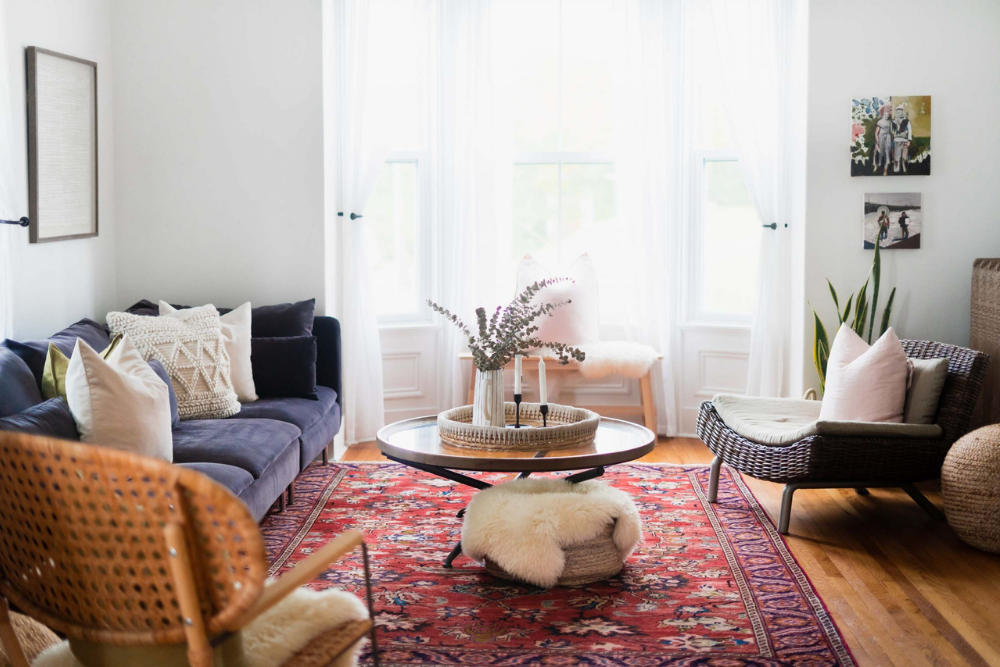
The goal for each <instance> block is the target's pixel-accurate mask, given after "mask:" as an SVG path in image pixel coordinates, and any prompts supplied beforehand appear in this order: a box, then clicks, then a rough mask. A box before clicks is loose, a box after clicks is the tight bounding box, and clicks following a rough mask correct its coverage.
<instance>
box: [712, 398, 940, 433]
mask: <svg viewBox="0 0 1000 667" xmlns="http://www.w3.org/2000/svg"><path fill="white" fill-rule="evenodd" d="M712 405H713V406H714V407H715V411H716V412H718V413H719V417H720V418H721V419H722V421H724V422H725V423H726V426H728V427H729V428H731V429H732V430H733V431H735V432H736V433H738V434H739V435H741V436H743V437H744V438H746V439H747V440H750V441H753V442H756V443H758V444H761V445H778V446H785V445H791V444H794V443H796V442H798V441H799V440H802V439H803V438H808V437H809V436H813V435H825V436H840V437H864V438H927V439H935V438H939V437H941V434H942V430H941V427H940V426H938V425H937V424H901V423H898V422H861V421H839V420H820V418H819V413H820V409H821V408H822V406H823V403H822V402H821V401H804V400H799V399H795V398H762V397H759V396H739V395H736V394H717V395H716V396H715V397H714V398H713V399H712Z"/></svg>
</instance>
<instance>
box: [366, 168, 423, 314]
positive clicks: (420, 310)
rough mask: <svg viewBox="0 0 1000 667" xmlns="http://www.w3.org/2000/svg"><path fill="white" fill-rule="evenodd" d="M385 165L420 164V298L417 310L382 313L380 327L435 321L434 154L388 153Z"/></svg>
mask: <svg viewBox="0 0 1000 667" xmlns="http://www.w3.org/2000/svg"><path fill="white" fill-rule="evenodd" d="M383 164H414V165H416V167H417V207H416V208H417V214H416V220H415V221H414V224H415V229H414V238H415V239H416V245H415V247H414V252H415V253H416V266H417V272H418V274H419V275H418V276H417V283H418V289H417V293H418V294H419V295H420V296H419V298H418V300H417V304H416V306H417V308H416V310H415V311H411V312H408V313H380V314H379V315H378V322H379V325H380V326H383V327H385V326H405V325H411V324H423V323H427V322H430V321H431V310H430V307H429V306H428V305H427V302H426V300H425V299H426V297H427V295H429V294H430V293H431V281H432V280H433V257H432V253H433V245H432V235H433V225H432V222H431V221H432V220H433V217H432V216H433V202H434V197H433V190H432V188H433V179H432V171H433V170H432V168H431V160H430V153H429V152H427V151H392V152H389V153H387V154H386V156H385V162H384V163H383Z"/></svg>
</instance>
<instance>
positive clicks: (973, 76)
mask: <svg viewBox="0 0 1000 667" xmlns="http://www.w3.org/2000/svg"><path fill="white" fill-rule="evenodd" d="M809 33H810V34H809V40H810V41H809V51H810V60H809V102H808V104H809V113H808V137H809V142H808V157H807V163H808V164H807V169H808V172H807V192H806V197H807V203H806V207H807V209H806V216H807V228H806V244H807V245H806V297H807V298H808V299H810V300H811V301H812V303H813V305H817V306H819V308H818V310H820V313H821V315H822V316H823V318H824V322H825V323H826V324H827V326H828V327H832V328H835V325H836V318H835V315H834V313H833V307H832V305H830V303H831V302H830V297H829V293H828V291H827V287H826V282H825V277H829V278H830V280H831V281H833V284H834V286H835V287H836V288H837V290H838V293H842V294H843V296H844V297H846V296H847V295H848V294H849V293H850V292H851V291H853V290H857V289H858V288H859V287H860V285H861V283H862V282H863V281H864V277H865V274H866V272H867V271H868V268H869V266H870V264H871V260H872V251H864V250H862V247H861V229H860V227H861V221H860V217H861V210H862V197H863V195H864V193H865V192H920V193H922V194H923V213H924V227H923V229H922V231H921V248H920V249H919V250H894V251H886V252H883V253H882V257H883V260H882V262H883V264H882V281H883V282H882V284H883V288H882V289H883V290H884V291H883V292H882V294H883V295H885V296H887V295H888V292H889V290H888V289H887V288H886V286H889V288H891V286H893V285H895V286H896V287H897V288H898V289H897V294H896V305H895V307H894V308H893V324H894V326H895V327H896V330H897V331H898V332H899V334H900V336H901V337H909V338H926V339H933V340H938V341H943V342H947V343H956V344H959V345H967V344H968V342H969V298H970V296H969V295H970V281H971V277H972V261H973V259H975V258H976V257H997V256H1000V187H998V184H997V181H996V174H997V168H996V164H997V159H998V156H1000V125H998V124H997V122H996V119H997V118H1000V47H998V35H1000V2H995V0H951V1H949V2H941V1H940V0H878V1H872V0H812V4H811V9H810V31H809ZM870 95H931V97H932V117H931V125H932V129H931V150H932V156H933V157H932V160H933V162H932V167H931V175H930V176H908V177H906V176H890V177H884V178H883V177H877V178H871V177H869V178H862V177H858V178H851V176H850V164H849V157H848V148H847V147H848V143H849V137H848V134H849V127H850V105H851V99H852V98H854V97H857V96H870ZM884 298H885V297H884V296H883V297H882V301H883V303H884ZM809 317H811V316H809ZM809 317H807V318H806V322H805V323H804V327H805V330H806V343H807V344H806V346H805V350H804V356H805V357H807V358H809V356H810V355H811V343H812V335H813V334H812V322H811V321H810V319H809ZM879 317H881V308H880V309H879ZM804 375H805V384H806V386H817V380H816V377H815V374H814V372H813V371H812V361H811V358H809V359H808V361H807V362H806V367H805V373H804Z"/></svg>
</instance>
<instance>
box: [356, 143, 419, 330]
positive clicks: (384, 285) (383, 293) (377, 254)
mask: <svg viewBox="0 0 1000 667" xmlns="http://www.w3.org/2000/svg"><path fill="white" fill-rule="evenodd" d="M419 210H420V209H419V202H418V197H417V164H416V163H415V162H387V163H386V164H385V165H383V166H382V170H381V171H380V172H379V176H378V180H377V181H376V183H375V189H374V190H372V194H371V198H370V199H369V200H368V205H367V207H366V210H365V228H366V229H367V230H368V231H369V233H370V234H371V238H370V241H371V243H370V244H369V250H370V252H371V256H370V257H369V266H370V267H371V277H372V291H371V293H372V294H373V295H374V299H375V312H376V313H377V314H379V315H382V316H386V315H396V316H398V315H413V314H416V313H418V312H419V311H420V285H421V280H420V270H419V267H418V263H417V244H416V239H417V224H418V219H419V218H418V215H419V213H418V211H419Z"/></svg>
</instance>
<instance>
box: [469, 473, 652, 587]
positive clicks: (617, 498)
mask: <svg viewBox="0 0 1000 667" xmlns="http://www.w3.org/2000/svg"><path fill="white" fill-rule="evenodd" d="M612 521H614V522H615V529H614V535H613V537H614V541H615V546H617V547H618V550H619V551H620V552H621V555H622V560H624V559H625V558H628V556H629V554H631V553H632V550H633V549H635V547H636V545H637V544H639V540H640V539H642V521H641V520H640V519H639V512H638V510H637V509H636V507H635V503H633V502H632V499H631V498H630V497H629V496H628V494H626V493H625V492H624V491H619V490H618V489H615V488H612V487H610V486H608V485H607V484H604V483H602V482H598V481H595V480H590V481H586V482H581V483H579V484H573V483H571V482H567V481H564V480H561V479H544V478H538V479H532V478H528V479H518V480H515V481H513V482H507V483H505V484H498V485H497V486H494V487H491V488H489V489H486V490H484V491H480V492H479V493H477V494H476V495H475V496H474V497H473V499H472V502H471V503H469V507H468V509H466V511H465V523H464V524H463V525H462V550H463V551H464V552H465V553H466V555H468V556H469V557H471V558H473V559H475V560H479V561H481V560H483V559H485V558H486V556H489V557H490V559H491V560H492V561H493V562H495V563H496V564H497V565H499V566H500V567H502V568H503V569H504V570H506V571H507V572H510V573H511V574H513V575H514V576H516V577H518V578H519V579H522V580H524V581H527V582H530V583H533V584H536V585H538V586H542V587H543V588H552V587H553V586H555V585H556V582H557V581H558V579H559V575H561V574H562V571H563V568H564V567H565V565H566V559H565V554H564V553H563V548H564V547H571V546H573V545H575V544H579V543H581V542H586V541H587V540H591V539H593V538H595V537H597V536H598V535H600V534H601V533H602V532H603V531H604V530H605V529H606V527H607V525H608V524H609V523H611V522H612Z"/></svg>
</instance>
